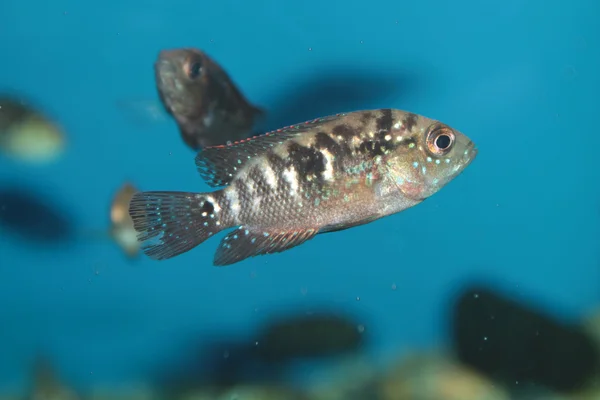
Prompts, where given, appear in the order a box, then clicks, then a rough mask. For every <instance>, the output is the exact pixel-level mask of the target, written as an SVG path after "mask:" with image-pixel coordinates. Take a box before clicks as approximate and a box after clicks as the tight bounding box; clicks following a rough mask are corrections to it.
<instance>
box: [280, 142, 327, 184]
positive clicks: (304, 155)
mask: <svg viewBox="0 0 600 400" xmlns="http://www.w3.org/2000/svg"><path fill="white" fill-rule="evenodd" d="M288 152H289V160H288V165H287V166H288V167H290V166H293V167H294V169H295V170H296V171H297V173H298V175H299V176H301V177H305V176H309V175H314V176H316V177H317V178H320V177H321V176H322V174H323V172H324V171H325V167H326V163H327V159H326V158H325V157H324V156H323V153H321V152H320V151H319V150H317V149H315V148H314V147H304V146H301V145H300V144H298V143H295V142H292V143H290V145H289V146H288Z"/></svg>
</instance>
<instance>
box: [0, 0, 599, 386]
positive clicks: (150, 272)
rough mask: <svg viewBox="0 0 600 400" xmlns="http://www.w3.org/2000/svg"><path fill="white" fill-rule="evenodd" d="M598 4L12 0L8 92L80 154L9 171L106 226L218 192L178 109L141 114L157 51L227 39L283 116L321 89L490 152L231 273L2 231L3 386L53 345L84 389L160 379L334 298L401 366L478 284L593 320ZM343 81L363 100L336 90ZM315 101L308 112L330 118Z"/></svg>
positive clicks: (197, 258) (0, 73)
mask: <svg viewBox="0 0 600 400" xmlns="http://www.w3.org/2000/svg"><path fill="white" fill-rule="evenodd" d="M599 8H600V6H599V5H598V3H597V2H595V1H592V0H574V1H569V2H566V1H562V2H561V1H540V0H532V1H527V2H525V1H519V0H504V1H489V2H481V1H474V0H473V1H459V2H444V1H412V2H407V1H381V0H373V1H369V2H364V1H354V0H347V1H331V0H330V1H314V0H306V1H301V2H282V1H272V0H265V1H257V2H241V1H231V0H220V1H218V2H216V1H215V2H207V1H156V0H150V1H143V2H141V1H140V2H136V1H124V2H123V1H119V2H117V1H111V0H107V1H102V2H92V3H90V2H82V1H74V0H61V1H58V2H56V1H54V2H42V1H40V2H22V1H15V0H6V1H3V2H2V4H0V21H1V23H0V54H2V62H1V63H0V86H2V87H6V88H10V89H15V90H19V91H22V92H23V93H26V94H28V95H29V96H30V97H32V98H34V99H35V100H36V101H37V102H38V103H39V104H40V105H41V106H42V107H43V108H44V109H45V110H47V111H48V112H49V113H51V114H52V115H54V116H56V117H57V118H58V119H59V120H60V122H61V123H62V124H63V125H64V126H65V128H66V130H67V132H68V146H69V147H68V152H67V154H66V155H65V156H64V158H63V159H62V160H61V161H60V162H58V163H57V164H55V165H52V166H49V167H32V166H26V165H21V164H17V163H14V162H12V161H9V160H7V159H5V158H2V159H0V180H1V181H15V180H16V181H19V182H21V183H23V184H25V185H29V186H33V187H35V188H37V189H38V190H40V193H42V194H45V195H47V196H51V198H52V199H53V201H57V202H59V203H61V204H64V207H65V208H66V210H67V211H68V212H69V213H70V215H71V216H73V217H74V218H75V220H76V221H77V225H78V230H80V231H81V232H88V233H89V231H94V230H98V231H101V230H103V229H106V228H107V223H108V220H107V219H108V214H107V213H108V210H107V208H108V204H109V202H110V200H111V197H112V195H113V194H114V192H115V191H116V190H117V189H118V187H119V186H120V185H121V184H122V183H123V182H124V181H125V180H131V181H132V182H133V183H134V184H136V185H137V186H138V187H139V188H140V189H143V190H182V191H206V190H209V188H208V186H207V185H205V184H204V183H203V182H202V181H201V179H200V177H199V176H198V174H197V172H196V170H195V167H194V162H193V157H194V154H193V153H192V152H191V151H190V150H188V149H187V148H186V147H185V146H184V144H183V143H182V142H181V140H180V139H179V136H178V133H177V131H176V126H175V124H174V123H173V122H170V121H169V122H162V123H153V122H150V123H146V122H144V121H137V120H135V121H134V120H133V119H132V118H130V117H131V110H129V109H127V108H126V107H125V108H124V107H123V106H122V104H127V102H131V101H133V102H135V101H139V100H144V101H145V100H149V101H157V96H156V92H155V88H154V80H153V70H152V63H153V61H154V59H155V57H156V55H157V52H158V51H159V50H160V49H163V48H173V47H185V46H193V47H199V48H202V49H204V50H206V51H207V52H208V53H209V54H210V55H211V56H213V57H214V58H215V59H216V60H217V61H218V62H219V63H221V64H222V65H223V66H224V67H225V68H226V69H227V70H228V72H229V73H230V74H231V76H232V77H233V79H234V80H235V81H236V82H237V83H238V84H239V85H240V87H241V88H242V90H243V91H244V92H245V93H246V94H247V95H248V97H249V98H250V99H251V100H252V101H253V102H255V103H257V104H260V105H263V106H265V107H266V108H267V109H268V110H270V111H271V110H276V109H277V107H283V108H285V106H286V104H292V105H294V104H295V103H294V102H296V100H295V99H296V96H298V95H299V94H301V93H302V94H303V96H304V95H306V96H307V98H309V99H311V97H310V96H313V97H312V99H313V100H314V99H319V100H320V101H322V103H320V105H319V106H318V107H317V110H316V112H318V111H319V107H321V108H322V109H323V113H325V112H327V113H328V112H336V111H352V110H349V109H346V108H345V107H353V108H354V109H357V108H358V109H360V108H362V109H367V108H378V107H394V108H400V109H406V110H410V111H413V112H416V113H419V114H423V115H426V116H429V117H432V118H435V119H439V120H442V121H444V122H446V123H448V124H450V125H451V126H453V127H455V128H457V129H459V130H461V131H462V132H464V133H465V134H467V135H468V136H469V137H470V138H471V139H473V140H474V141H475V142H476V144H477V145H478V147H479V156H478V158H477V160H476V161H475V162H474V163H473V164H472V165H471V166H470V167H469V168H468V169H467V170H466V171H465V172H464V174H462V175H461V176H459V177H458V178H457V179H456V180H455V181H453V182H451V183H450V184H449V185H448V186H447V187H446V188H444V189H443V190H442V191H441V192H440V193H438V194H436V195H435V196H434V197H432V198H431V199H429V200H427V201H425V202H424V203H423V204H421V205H419V206H417V207H415V208H413V209H410V210H408V211H406V212H403V213H401V214H399V215H395V216H392V217H389V218H385V219H383V220H380V221H377V222H374V223H372V224H369V225H366V226H362V227H358V228H355V229H351V230H347V231H344V232H339V233H336V234H331V235H323V236H319V237H317V238H316V239H314V240H312V241H310V242H309V243H307V244H305V245H303V246H300V247H298V248H296V249H294V250H291V251H289V252H285V253H282V254H279V255H273V256H266V257H258V258H254V259H251V260H247V261H244V262H243V263H240V264H235V265H233V266H230V267H226V268H216V267H213V266H212V265H211V261H212V257H213V253H214V251H215V249H216V246H217V244H218V241H217V240H209V241H207V242H205V243H204V244H202V245H201V246H199V247H198V248H197V249H195V250H193V251H191V252H189V253H187V254H184V255H182V256H180V257H177V258H175V259H173V260H170V261H165V262H155V261H151V260H149V259H148V258H145V257H143V258H141V259H140V260H139V261H138V262H133V263H132V262H130V261H128V260H127V259H125V258H124V256H123V255H122V254H121V252H120V250H119V249H118V248H117V247H116V246H115V245H114V244H113V243H111V242H110V241H103V240H99V239H89V238H88V239H84V238H82V239H80V240H78V241H77V242H76V243H74V244H69V245H64V246H60V247H59V248H56V247H33V246H32V245H30V244H28V243H27V242H23V241H19V240H18V239H16V238H13V237H12V236H10V235H5V234H3V235H2V237H1V240H0V323H1V329H0V354H2V356H1V357H0V386H11V385H19V384H22V383H23V382H24V379H26V378H27V377H28V373H29V370H28V368H29V364H28V363H29V362H30V361H31V357H32V356H33V355H35V353H36V351H37V350H39V349H40V348H43V349H45V350H46V351H49V352H51V353H52V355H53V356H54V357H55V361H56V362H57V364H58V367H59V368H60V370H61V372H62V375H63V376H64V377H65V379H68V380H71V381H73V382H77V383H78V384H79V385H83V386H85V385H88V384H90V383H92V382H123V381H131V380H139V379H143V378H144V376H145V373H146V372H145V371H147V370H148V369H149V367H150V366H153V365H160V364H161V363H168V362H170V361H172V358H173V355H174V354H175V353H174V352H175V351H176V350H181V348H182V346H183V344H184V343H185V342H187V341H189V340H191V339H196V340H199V341H202V340H203V337H209V336H210V335H211V334H213V333H217V332H222V331H232V332H238V333H239V334H240V335H244V334H251V333H252V332H253V330H254V329H255V328H256V327H257V326H258V325H259V324H260V323H261V321H263V320H264V318H266V317H267V316H269V315H270V314H271V313H273V312H285V311H287V310H289V309H291V308H294V309H301V310H307V309H310V308H311V307H316V306H318V305H323V304H325V305H328V306H331V307H339V308H343V309H347V310H352V311H353V312H356V313H357V315H360V316H361V318H364V319H365V321H368V323H366V324H365V325H366V328H367V331H369V332H370V333H371V335H372V339H373V340H372V342H371V346H370V347H369V351H370V352H371V354H372V355H373V356H374V357H377V358H380V359H386V358H392V357H394V356H395V354H398V353H399V352H402V351H404V350H406V349H409V348H413V347H415V346H419V347H429V346H440V345H443V344H445V343H447V327H446V313H447V311H448V307H449V302H450V301H451V298H452V295H453V294H454V293H455V292H456V291H457V290H458V289H459V288H460V287H461V285H464V284H466V283H467V282H469V281H472V280H477V279H485V280H487V281H491V282H495V283H496V284H497V285H498V286H500V287H502V288H504V289H505V290H506V291H508V293H512V294H514V295H515V296H516V297H519V296H522V297H526V298H531V299H535V301H536V302H538V303H539V304H541V305H542V306H543V307H544V308H545V309H546V310H548V312H550V313H553V315H557V316H559V317H561V318H565V319H568V320H577V319H579V318H581V317H582V316H584V315H586V313H588V312H590V311H591V310H592V308H593V307H594V306H597V305H598V302H599V300H600V265H599V260H598V255H599V254H598V243H599V240H600V237H599V233H600V232H599V228H598V222H599V221H598V219H599V218H598V217H599V206H600V204H599V201H598V199H599V198H598V192H599V190H598V182H599V173H598V168H597V163H598V161H594V160H598V158H597V157H598V141H597V131H598V118H597V115H598V114H597V113H598V110H599V106H600V103H599V101H598V91H599V89H600V78H599V74H598V71H600V43H599V41H600V25H598V23H597V21H598V15H599ZM348 76H350V78H347V77H348ZM337 78H339V79H348V82H347V84H349V85H350V86H352V85H354V84H355V85H356V87H358V88H359V90H358V94H359V95H360V94H362V95H364V101H360V102H358V104H357V103H356V102H354V103H352V102H346V103H344V101H341V100H344V96H342V99H340V98H339V97H340V96H335V95H334V94H332V93H327V92H325V93H322V92H320V91H319V90H320V89H319V88H320V87H321V86H323V85H324V83H323V82H327V80H330V79H337ZM376 78H377V79H379V81H378V82H379V83H378V84H375V83H372V84H371V83H369V82H373V80H374V79H375V80H376ZM381 82H383V83H381ZM375 86H376V87H375ZM307 93H308V94H307ZM311 93H312V94H311ZM329 96H331V97H329ZM336 97H337V98H336ZM313 100H311V103H314V101H313ZM288 102H289V103H288ZM323 104H324V105H326V106H327V107H325V106H323ZM305 107H306V109H305V110H303V109H302V108H303V106H301V105H294V106H293V110H292V112H291V114H290V115H294V113H293V111H297V112H298V114H297V115H298V116H304V115H305V114H306V113H313V112H315V111H314V110H315V107H314V104H305ZM310 107H312V108H310ZM340 107H341V109H340ZM325 108H326V109H325ZM307 110H308V111H307ZM317 116H320V115H319V114H317V115H308V116H307V117H317ZM271 117H272V118H273V119H276V120H277V118H279V120H277V122H282V123H286V124H291V123H295V122H301V121H295V120H287V121H285V120H283V118H284V117H282V116H278V115H274V114H271ZM286 118H287V117H286ZM49 198H50V197H49ZM42 200H43V199H42ZM82 235H83V234H82ZM84 237H85V235H84ZM394 285H395V286H394ZM393 287H395V290H394V289H393Z"/></svg>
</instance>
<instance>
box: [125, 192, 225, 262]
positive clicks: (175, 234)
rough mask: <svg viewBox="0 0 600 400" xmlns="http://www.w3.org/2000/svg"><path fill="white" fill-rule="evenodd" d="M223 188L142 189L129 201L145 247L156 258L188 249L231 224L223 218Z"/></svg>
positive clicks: (148, 253) (162, 258) (169, 255)
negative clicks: (207, 190)
mask: <svg viewBox="0 0 600 400" xmlns="http://www.w3.org/2000/svg"><path fill="white" fill-rule="evenodd" d="M220 196H221V192H220V191H216V192H212V193H189V192H138V193H136V194H134V195H133V197H132V199H131V202H130V203H129V215H130V216H131V219H132V220H133V225H134V228H135V230H136V231H137V232H138V240H139V241H140V242H141V243H142V251H143V252H144V253H146V255H148V256H149V257H151V258H153V259H156V260H164V259H168V258H172V257H175V256H177V255H179V254H182V253H185V252H187V251H189V250H191V249H193V248H194V247H196V246H198V245H199V244H200V243H202V242H204V241H205V240H206V239H208V238H209V237H211V236H212V235H214V234H216V233H218V232H219V231H221V230H223V229H226V228H228V226H225V225H224V224H223V223H222V221H221V215H222V213H221V207H220V206H219V198H220Z"/></svg>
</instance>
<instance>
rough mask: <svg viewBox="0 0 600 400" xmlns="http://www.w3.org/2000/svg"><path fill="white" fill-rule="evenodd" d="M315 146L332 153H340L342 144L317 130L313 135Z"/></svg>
mask: <svg viewBox="0 0 600 400" xmlns="http://www.w3.org/2000/svg"><path fill="white" fill-rule="evenodd" d="M315 146H316V147H317V148H318V149H319V150H327V151H328V152H330V153H331V154H333V155H341V153H342V152H343V151H342V145H340V144H339V143H338V142H336V141H335V140H334V139H333V138H332V137H331V136H329V135H328V134H326V133H325V132H317V134H316V135H315Z"/></svg>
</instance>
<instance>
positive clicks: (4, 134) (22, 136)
mask: <svg viewBox="0 0 600 400" xmlns="http://www.w3.org/2000/svg"><path fill="white" fill-rule="evenodd" d="M65 147H66V145H65V135H64V132H63V129H62V128H61V127H60V126H59V125H57V124H56V123H55V122H53V121H51V120H50V119H49V118H47V117H46V116H43V115H41V113H40V112H38V111H37V110H35V109H33V108H30V107H29V106H27V105H26V104H25V103H23V102H19V101H17V100H15V99H12V98H8V97H0V150H2V151H3V152H4V153H6V154H7V155H8V156H10V157H12V158H15V159H18V160H20V161H24V162H27V163H31V164H47V163H51V162H54V161H56V160H57V159H59V158H60V157H61V156H62V155H63V154H64V150H65Z"/></svg>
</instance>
